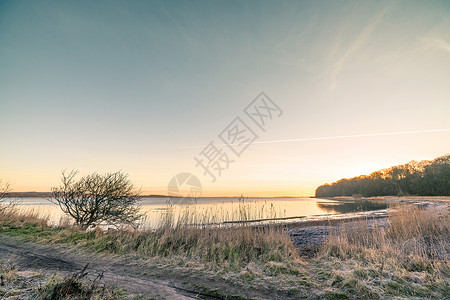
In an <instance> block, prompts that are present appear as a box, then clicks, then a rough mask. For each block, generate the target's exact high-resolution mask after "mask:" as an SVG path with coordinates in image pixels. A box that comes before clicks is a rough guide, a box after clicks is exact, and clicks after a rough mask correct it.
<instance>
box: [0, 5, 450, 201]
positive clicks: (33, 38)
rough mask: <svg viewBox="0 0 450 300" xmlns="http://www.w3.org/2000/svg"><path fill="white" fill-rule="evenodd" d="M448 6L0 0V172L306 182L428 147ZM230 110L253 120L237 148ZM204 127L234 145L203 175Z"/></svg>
mask: <svg viewBox="0 0 450 300" xmlns="http://www.w3.org/2000/svg"><path fill="white" fill-rule="evenodd" d="M449 15H450V2H448V1H445V0H444V1H401V0H400V1H45V0H44V1H22V0H15V1H5V0H0V178H1V179H3V180H4V181H5V180H6V181H9V182H10V183H11V186H12V189H13V190H14V191H17V192H24V191H49V190H50V188H51V187H53V186H57V185H59V178H60V173H61V171H62V170H79V172H80V175H85V174H89V173H92V172H99V173H105V172H114V171H118V170H121V171H122V172H125V173H128V174H129V178H130V179H131V180H132V181H133V182H134V184H135V185H136V186H137V187H140V188H141V190H142V191H143V192H144V193H147V194H166V193H167V186H168V183H169V182H170V180H171V178H173V177H174V176H176V175H177V174H179V173H184V172H187V173H190V174H193V175H194V176H196V177H197V178H198V179H199V181H200V182H201V185H202V192H203V193H202V195H203V196H239V195H241V194H243V195H245V196H308V195H313V194H314V191H315V188H316V187H317V186H319V185H321V184H323V183H326V182H333V181H336V180H338V179H340V178H343V177H353V176H357V175H361V174H369V173H370V172H372V171H375V170H378V169H381V168H385V167H389V166H392V165H398V164H403V163H406V162H409V161H411V160H422V159H433V158H435V157H437V156H441V155H444V154H446V153H449V152H450V151H449V149H450V131H449V129H450V118H449V115H450V84H449V78H450V18H448V16H449ZM261 92H264V93H265V95H267V96H268V97H269V98H270V99H271V101H272V102H268V103H274V104H276V106H277V107H278V108H279V109H280V111H276V113H275V112H274V113H273V115H271V116H272V119H269V118H266V119H265V120H266V123H265V125H266V127H264V130H261V128H260V127H258V126H257V124H256V122H254V121H253V120H251V119H250V118H249V116H248V115H246V114H245V112H244V110H245V108H246V107H247V106H248V105H250V107H252V106H251V103H252V101H253V100H255V99H257V101H259V100H258V98H257V96H258V95H260V93H261ZM253 103H257V102H253ZM266 112H269V111H266ZM266 115H267V114H266ZM237 117H239V118H240V120H241V121H242V123H244V124H245V125H247V128H250V129H248V130H247V131H246V132H247V133H249V132H253V133H254V134H255V136H257V139H255V140H254V141H253V143H251V142H248V143H247V146H248V147H246V148H245V151H243V152H242V153H240V155H239V156H238V155H236V153H234V152H232V150H231V148H232V147H233V144H232V143H231V146H227V145H226V144H224V142H222V140H221V139H220V134H221V133H223V132H224V130H225V132H228V131H226V130H228V129H230V128H231V127H230V124H233V123H232V122H233V121H234V120H235V119H236V118H237ZM236 128H237V127H236ZM241 129H242V128H241ZM432 130H440V131H432ZM405 132H409V133H405ZM383 133H398V134H389V135H383ZM366 135H367V136H366ZM342 136H345V137H342ZM349 136H350V137H349ZM326 137H342V138H326ZM316 138H318V139H316ZM283 140H284V141H283ZM285 140H288V141H285ZM241 141H245V139H242V140H241ZM270 141H278V142H270ZM211 142H212V143H213V144H212V145H219V146H217V149H219V151H220V153H221V156H220V158H225V157H226V158H228V159H229V162H230V161H232V162H230V163H229V165H228V168H226V169H225V168H224V169H223V170H221V173H220V174H218V171H217V170H215V169H214V168H212V167H211V168H209V169H208V170H209V171H210V172H211V173H213V174H215V177H216V178H215V181H214V182H213V177H212V176H211V175H210V174H209V173H207V172H205V169H203V168H202V167H201V166H200V165H198V164H197V162H196V160H195V159H194V158H201V157H203V156H202V155H203V154H201V153H202V152H203V153H206V152H207V151H206V149H209V150H211V149H214V148H206V147H207V146H208V145H211V144H210V143H211ZM266 142H268V143H266ZM220 144H221V145H220ZM203 150H205V151H203ZM224 153H225V154H226V156H222V154H224ZM210 154H211V152H210ZM205 157H206V156H205ZM223 161H224V160H223V159H222V162H223ZM204 162H206V160H204ZM222 166H223V164H222Z"/></svg>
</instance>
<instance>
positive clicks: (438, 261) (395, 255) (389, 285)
mask: <svg viewBox="0 0 450 300" xmlns="http://www.w3.org/2000/svg"><path fill="white" fill-rule="evenodd" d="M368 222H370V220H366V221H361V222H359V223H358V224H356V225H355V226H342V227H340V229H338V230H335V231H333V232H331V233H330V238H329V239H328V241H327V243H326V244H325V245H324V247H323V250H322V252H321V253H320V254H319V256H318V257H317V261H316V263H317V264H319V265H320V266H321V268H323V267H325V266H328V267H330V268H332V269H333V272H332V274H330V276H329V278H327V282H328V283H329V284H330V285H331V286H332V288H331V289H329V290H330V291H332V292H338V291H339V292H342V291H345V292H347V293H348V294H354V295H357V297H360V298H371V299H377V298H384V297H391V296H403V297H404V296H407V297H431V298H442V297H444V298H445V297H448V296H449V292H450V287H449V275H450V272H449V271H450V269H449V247H448V245H449V241H450V235H449V233H450V222H449V214H448V209H447V207H442V206H441V207H439V208H429V209H419V208H417V207H415V206H411V205H408V206H403V207H398V208H397V209H396V210H394V211H392V212H391V214H390V216H389V219H388V223H387V224H386V226H380V224H378V223H377V222H373V221H372V226H368Z"/></svg>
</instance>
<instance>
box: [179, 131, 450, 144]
mask: <svg viewBox="0 0 450 300" xmlns="http://www.w3.org/2000/svg"><path fill="white" fill-rule="evenodd" d="M446 131H450V128H448V129H427V130H414V131H397V132H382V133H367V134H353V135H337V136H326V137H311V138H299V139H284V140H271V141H261V142H253V143H252V144H274V143H292V142H305V141H318V140H334V139H348V138H359V137H372V136H388V135H403V134H419V133H432V132H446ZM232 145H234V144H231V146H232ZM216 146H226V144H218V145H216ZM204 147H206V145H203V146H187V147H181V149H194V148H204Z"/></svg>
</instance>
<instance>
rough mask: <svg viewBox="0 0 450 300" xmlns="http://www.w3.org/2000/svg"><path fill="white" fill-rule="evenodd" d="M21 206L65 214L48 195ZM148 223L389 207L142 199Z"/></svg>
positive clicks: (286, 217)
mask: <svg viewBox="0 0 450 300" xmlns="http://www.w3.org/2000/svg"><path fill="white" fill-rule="evenodd" d="M19 200H20V201H21V204H20V208H21V209H23V210H26V211H28V210H35V211H38V212H39V213H41V214H44V215H48V216H49V219H50V221H51V222H52V223H58V222H59V220H60V219H61V218H62V217H63V216H64V214H63V213H62V211H61V210H60V208H59V207H58V206H57V205H54V204H52V203H51V202H50V201H48V200H47V199H45V198H23V199H19ZM140 205H141V209H142V212H143V213H145V215H146V219H145V224H146V225H147V226H149V227H155V226H157V225H158V224H159V223H160V222H161V220H162V219H164V218H166V217H167V216H169V213H170V216H172V217H173V218H174V219H181V218H183V219H184V220H187V221H188V222H189V223H193V224H218V223H224V222H225V223H226V224H233V223H235V222H236V221H239V220H241V221H242V220H243V221H248V222H255V223H257V222H267V221H276V222H288V221H290V222H292V221H296V220H301V219H314V218H317V217H321V216H326V215H329V216H333V215H337V214H345V213H353V212H361V211H372V210H381V209H386V208H387V202H382V201H367V200H355V201H334V200H327V199H313V198H246V199H245V201H239V199H238V198H199V199H198V200H197V202H196V203H186V202H181V203H180V201H179V200H178V199H176V198H171V199H169V198H166V197H162V198H143V199H142V200H140Z"/></svg>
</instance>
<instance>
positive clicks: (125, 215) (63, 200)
mask: <svg viewBox="0 0 450 300" xmlns="http://www.w3.org/2000/svg"><path fill="white" fill-rule="evenodd" d="M77 173H78V172H77V171H71V172H69V173H66V172H65V171H63V172H62V176H61V181H62V184H61V186H60V187H54V188H52V199H51V201H52V202H53V203H55V204H58V205H59V207H60V208H61V209H62V210H63V211H64V212H65V213H66V214H68V215H70V216H71V217H72V218H74V219H75V223H76V224H77V225H78V226H80V227H81V228H83V229H86V228H88V227H89V226H94V227H95V226H98V225H100V224H105V225H112V226H119V225H122V224H128V225H135V224H136V221H137V220H138V219H139V218H140V217H141V215H140V214H139V206H138V205H137V201H138V199H139V192H135V189H134V186H133V184H132V183H131V181H130V180H128V175H126V174H123V173H121V172H120V171H119V172H115V173H107V174H104V175H100V174H97V173H93V174H91V175H87V176H84V177H82V178H80V179H79V180H76V179H75V177H76V175H77Z"/></svg>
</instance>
